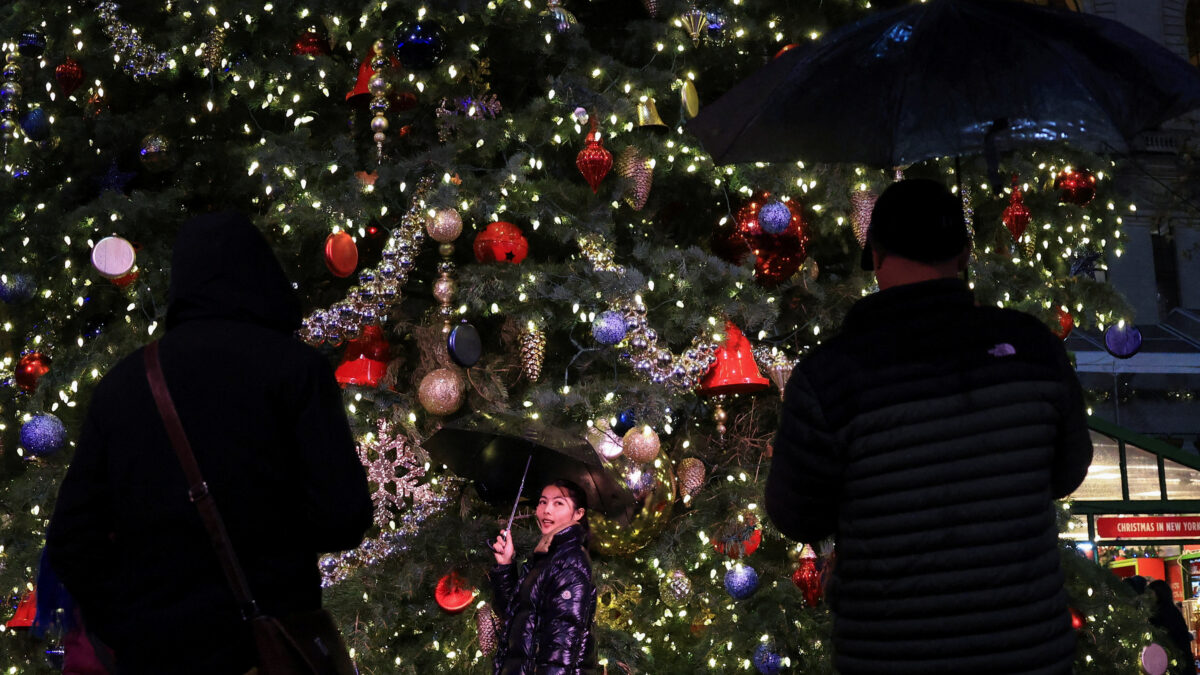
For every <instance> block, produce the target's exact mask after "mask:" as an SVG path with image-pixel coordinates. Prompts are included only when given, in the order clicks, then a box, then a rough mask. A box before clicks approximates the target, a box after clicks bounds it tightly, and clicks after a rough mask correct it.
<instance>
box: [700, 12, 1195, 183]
mask: <svg viewBox="0 0 1200 675" xmlns="http://www.w3.org/2000/svg"><path fill="white" fill-rule="evenodd" d="M1197 106H1200V70H1198V69H1197V68H1196V67H1194V66H1192V65H1191V64H1189V63H1188V62H1187V61H1185V60H1184V59H1182V58H1180V57H1178V56H1176V55H1174V54H1172V53H1171V52H1170V51H1168V50H1167V49H1165V48H1164V47H1162V46H1160V45H1158V44H1156V43H1155V42H1153V41H1152V40H1150V39H1149V38H1147V37H1145V36H1143V35H1142V34H1140V33H1138V32H1137V31H1135V30H1133V29H1131V28H1129V27H1127V26H1124V25H1122V24H1120V23H1117V22H1115V21H1110V20H1108V19H1103V18H1100V17H1097V16H1092V15H1089V14H1080V13H1074V12H1067V11H1063V10H1052V9H1047V8H1042V7H1036V6H1033V5H1030V4H1028V3H1023V2H1013V1H1011V0H930V2H927V3H923V4H913V5H911V6H907V7H903V8H901V9H897V10H892V11H888V12H881V13H879V14H876V15H873V16H870V17H867V18H866V19H864V20H862V21H859V22H857V23H855V24H851V25H850V26H847V27H845V28H842V29H840V30H838V31H836V32H834V33H832V34H830V35H829V36H827V37H825V38H823V39H822V40H821V41H819V42H817V43H816V44H814V45H813V46H811V47H810V48H808V49H793V50H790V51H788V52H786V53H784V54H783V55H782V56H780V57H779V58H777V59H775V60H774V61H772V62H771V63H769V64H767V65H766V66H765V67H763V68H762V69H761V70H759V71H758V72H756V73H754V74H753V75H751V76H750V77H749V78H747V79H746V80H744V81H743V82H741V83H739V84H738V85H737V86H735V87H734V88H733V89H732V90H730V91H729V92H727V93H726V94H725V95H724V96H722V97H721V98H720V99H719V100H717V101H716V102H714V103H713V104H711V105H709V106H708V107H707V108H705V110H704V111H703V112H702V113H701V114H700V116H699V117H697V118H696V119H694V120H692V122H691V123H689V125H688V129H689V130H690V131H691V132H692V133H694V134H695V135H696V136H697V137H699V139H700V141H701V144H702V145H703V146H704V148H705V150H707V151H708V153H709V154H710V155H711V156H712V157H713V160H714V161H716V162H717V163H718V164H729V163H735V162H749V161H795V160H798V159H802V160H806V161H813V162H859V163H863V164H868V165H872V166H876V167H881V168H888V167H897V166H903V165H907V164H912V163H915V162H919V161H921V160H925V159H930V158H933V157H942V156H958V155H971V154H977V153H985V154H988V155H990V157H989V160H993V159H994V157H995V154H996V153H997V152H1002V151H1007V150H1011V149H1014V148H1015V147H1016V146H1020V145H1027V144H1031V143H1042V142H1066V143H1068V144H1071V145H1074V146H1077V147H1082V148H1086V149H1091V150H1099V151H1118V152H1124V151H1126V150H1127V149H1128V144H1129V141H1130V140H1131V139H1132V138H1133V137H1134V136H1135V135H1136V134H1137V133H1139V132H1141V131H1144V130H1147V129H1150V128H1153V127H1155V126H1157V125H1158V124H1160V123H1162V122H1163V121H1165V120H1168V119H1170V118H1172V117H1176V116H1178V115H1180V114H1182V113H1184V112H1186V111H1188V110H1191V109H1192V108H1195V107H1197ZM989 163H991V162H989Z"/></svg>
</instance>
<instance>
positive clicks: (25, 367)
mask: <svg viewBox="0 0 1200 675" xmlns="http://www.w3.org/2000/svg"><path fill="white" fill-rule="evenodd" d="M48 372H50V357H49V356H46V355H45V354H43V353H41V352H29V353H28V354H26V355H25V356H22V357H21V360H20V361H18V362H17V369H16V372H14V373H13V379H15V380H16V381H17V386H18V387H20V388H21V389H23V390H25V391H33V390H34V389H37V386H38V380H40V379H42V376H43V375H45V374H46V373H48Z"/></svg>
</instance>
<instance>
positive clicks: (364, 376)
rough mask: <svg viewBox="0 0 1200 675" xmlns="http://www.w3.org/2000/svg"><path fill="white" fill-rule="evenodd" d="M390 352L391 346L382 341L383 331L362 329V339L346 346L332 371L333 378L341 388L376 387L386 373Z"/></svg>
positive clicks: (377, 328) (379, 329) (368, 328)
mask: <svg viewBox="0 0 1200 675" xmlns="http://www.w3.org/2000/svg"><path fill="white" fill-rule="evenodd" d="M390 350H391V345H389V344H388V343H387V340H386V339H384V337H383V329H382V328H380V327H379V326H367V327H366V328H364V329H363V334H362V337H360V338H358V339H357V340H351V341H350V342H349V343H348V344H347V345H346V352H345V353H344V354H343V355H342V362H341V364H339V365H338V367H337V370H336V371H334V377H335V378H336V379H337V381H338V384H340V385H342V386H343V387H345V386H347V385H351V384H354V385H358V386H364V387H375V386H378V385H379V380H380V378H382V377H383V374H384V373H385V372H387V364H388V361H389V360H390V358H391V357H390Z"/></svg>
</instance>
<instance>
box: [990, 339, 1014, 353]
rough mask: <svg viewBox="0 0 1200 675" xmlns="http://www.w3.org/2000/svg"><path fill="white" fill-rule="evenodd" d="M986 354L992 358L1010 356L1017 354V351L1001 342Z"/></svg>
mask: <svg viewBox="0 0 1200 675" xmlns="http://www.w3.org/2000/svg"><path fill="white" fill-rule="evenodd" d="M988 353H989V354H991V355H992V356H1012V355H1014V354H1016V353H1017V350H1016V349H1015V348H1014V347H1013V346H1012V345H1010V344H1008V343H1007V342H1001V343H1000V344H998V345H996V346H995V347H992V348H991V349H989V350H988Z"/></svg>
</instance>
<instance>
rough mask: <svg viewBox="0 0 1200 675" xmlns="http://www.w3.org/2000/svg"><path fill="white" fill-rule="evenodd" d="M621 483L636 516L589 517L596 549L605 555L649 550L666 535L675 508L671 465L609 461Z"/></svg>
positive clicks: (594, 512) (600, 515)
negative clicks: (649, 545)
mask: <svg viewBox="0 0 1200 675" xmlns="http://www.w3.org/2000/svg"><path fill="white" fill-rule="evenodd" d="M609 466H610V467H612V469H613V471H614V472H615V473H616V476H617V478H618V480H619V481H620V483H621V487H623V488H624V489H625V490H626V491H628V492H629V494H630V495H632V496H633V499H634V508H633V511H632V515H630V516H629V517H628V518H627V519H626V518H621V519H618V518H608V517H606V516H604V515H603V514H601V513H600V512H599V511H592V512H591V513H589V514H588V521H589V522H590V524H591V529H592V544H591V546H592V550H593V551H595V552H596V553H599V554H602V555H617V556H628V555H630V554H632V553H635V552H637V551H640V550H641V549H643V548H645V547H646V545H647V544H649V543H650V542H651V541H654V540H655V539H656V538H657V537H658V535H659V534H661V533H662V530H663V527H665V526H666V524H667V521H668V520H670V518H671V511H672V509H673V508H674V506H675V494H676V487H675V473H674V472H673V471H672V470H671V463H670V462H665V461H664V462H654V463H652V464H639V463H637V462H633V461H631V460H629V459H628V458H626V457H618V458H617V459H615V460H613V461H611V462H609Z"/></svg>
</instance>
